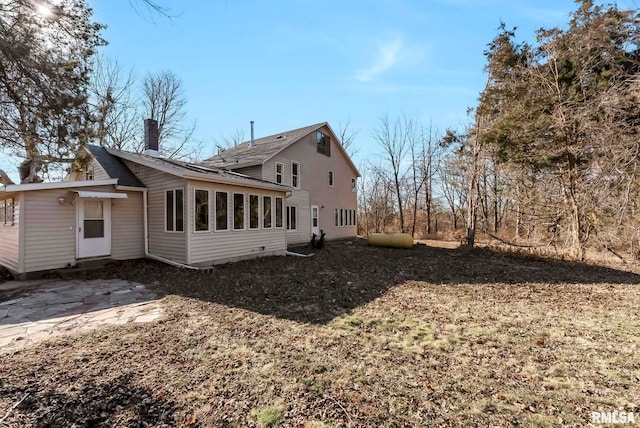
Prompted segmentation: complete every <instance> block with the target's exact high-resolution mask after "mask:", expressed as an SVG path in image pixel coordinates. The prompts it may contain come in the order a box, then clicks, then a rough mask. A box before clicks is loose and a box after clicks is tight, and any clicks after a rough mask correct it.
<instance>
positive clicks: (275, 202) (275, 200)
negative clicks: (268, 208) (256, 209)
mask: <svg viewBox="0 0 640 428" xmlns="http://www.w3.org/2000/svg"><path fill="white" fill-rule="evenodd" d="M278 199H279V200H280V201H281V202H280V205H281V206H282V219H281V220H282V224H281V225H280V226H278V216H277V207H278ZM272 209H273V227H274V228H276V229H284V228H285V227H286V225H287V224H286V223H287V221H286V220H287V219H286V218H285V217H286V215H287V206H286V205H285V200H284V198H282V197H280V196H276V197H275V198H273V208H272Z"/></svg>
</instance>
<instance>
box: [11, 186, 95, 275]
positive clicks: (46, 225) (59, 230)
mask: <svg viewBox="0 0 640 428" xmlns="http://www.w3.org/2000/svg"><path fill="white" fill-rule="evenodd" d="M92 190H93V189H92ZM60 196H64V197H65V198H66V199H67V201H68V202H67V203H65V204H64V205H60V203H59V202H58V198H59V197H60ZM72 200H73V194H72V193H71V192H70V189H55V190H36V191H31V192H25V193H24V205H23V207H22V208H23V209H24V217H23V218H24V271H25V272H35V271H40V270H48V269H57V268H62V267H65V266H67V265H69V266H72V265H75V261H76V233H75V230H76V206H75V205H72V204H71V203H70V201H72Z"/></svg>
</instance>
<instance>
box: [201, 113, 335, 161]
mask: <svg viewBox="0 0 640 428" xmlns="http://www.w3.org/2000/svg"><path fill="white" fill-rule="evenodd" d="M325 125H327V122H322V123H316V124H314V125H309V126H305V127H304V128H298V129H293V130H291V131H286V132H281V133H279V134H274V135H269V136H268V137H262V138H258V139H256V140H254V146H253V147H250V141H245V142H243V143H240V144H238V145H237V146H236V147H233V148H231V149H227V150H225V151H223V152H220V153H218V154H217V155H215V156H212V157H210V158H209V159H206V160H205V161H203V162H201V163H200V164H201V165H203V166H206V167H210V168H211V167H213V168H228V169H234V168H240V167H243V166H253V165H261V164H262V163H263V162H264V161H265V160H267V159H269V158H271V157H272V156H274V155H276V154H277V153H279V152H280V151H281V150H284V149H285V148H286V147H288V146H290V145H291V144H293V143H295V142H296V141H297V140H299V139H300V138H302V137H304V136H305V135H307V134H309V133H310V132H313V131H315V130H316V129H320V128H322V127H323V126H325Z"/></svg>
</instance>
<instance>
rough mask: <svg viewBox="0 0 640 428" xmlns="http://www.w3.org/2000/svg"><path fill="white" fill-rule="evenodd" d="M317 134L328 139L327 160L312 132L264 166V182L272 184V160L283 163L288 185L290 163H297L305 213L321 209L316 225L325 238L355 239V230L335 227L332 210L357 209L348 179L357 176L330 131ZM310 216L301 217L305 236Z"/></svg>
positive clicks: (324, 130) (273, 167)
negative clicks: (305, 200)
mask: <svg viewBox="0 0 640 428" xmlns="http://www.w3.org/2000/svg"><path fill="white" fill-rule="evenodd" d="M320 132H323V133H324V134H325V135H329V136H331V156H330V157H329V156H325V155H323V154H320V153H318V152H317V148H316V133H315V132H312V133H311V134H309V135H307V136H306V137H304V138H303V139H301V140H300V141H297V142H296V143H294V144H292V145H291V146H289V147H287V148H286V149H285V150H283V151H282V152H281V153H279V154H278V158H277V159H271V160H268V161H267V162H266V163H265V165H264V174H265V179H266V180H275V160H278V161H280V162H283V163H284V166H285V174H284V180H285V183H284V184H286V185H290V184H291V160H294V161H297V162H299V163H300V187H301V189H302V190H306V191H308V194H309V200H308V205H307V212H308V210H309V206H310V205H318V207H320V209H319V222H318V223H319V226H320V229H322V230H324V232H325V233H326V234H327V235H326V238H327V239H338V238H345V237H351V236H355V235H356V233H357V232H356V226H342V227H340V226H338V227H336V226H335V220H334V212H335V211H334V210H335V208H338V209H340V208H342V209H352V210H355V209H356V208H357V195H356V192H353V191H352V190H351V179H352V178H355V177H356V172H355V171H353V169H352V168H351V166H350V165H349V163H348V162H347V160H346V158H345V157H344V156H343V154H342V152H341V151H340V148H339V147H338V146H337V145H338V142H337V140H336V139H335V138H334V137H333V135H332V133H331V132H330V131H329V128H327V127H323V128H321V129H320ZM272 171H273V172H272ZM329 171H333V180H334V185H333V187H331V186H329ZM271 174H273V175H271ZM294 193H295V192H294ZM299 210H300V208H299ZM310 216H311V214H310V213H308V214H307V213H305V214H304V219H306V224H307V227H308V229H307V230H306V234H307V236H311V221H310ZM298 218H299V219H303V213H302V211H300V212H299V215H298ZM297 239H302V235H300V236H299V237H296V240H297Z"/></svg>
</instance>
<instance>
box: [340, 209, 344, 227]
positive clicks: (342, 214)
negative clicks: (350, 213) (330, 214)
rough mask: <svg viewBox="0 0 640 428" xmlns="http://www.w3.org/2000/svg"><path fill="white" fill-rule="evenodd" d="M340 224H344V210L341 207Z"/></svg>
mask: <svg viewBox="0 0 640 428" xmlns="http://www.w3.org/2000/svg"><path fill="white" fill-rule="evenodd" d="M340 226H344V210H343V209H342V208H340Z"/></svg>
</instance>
